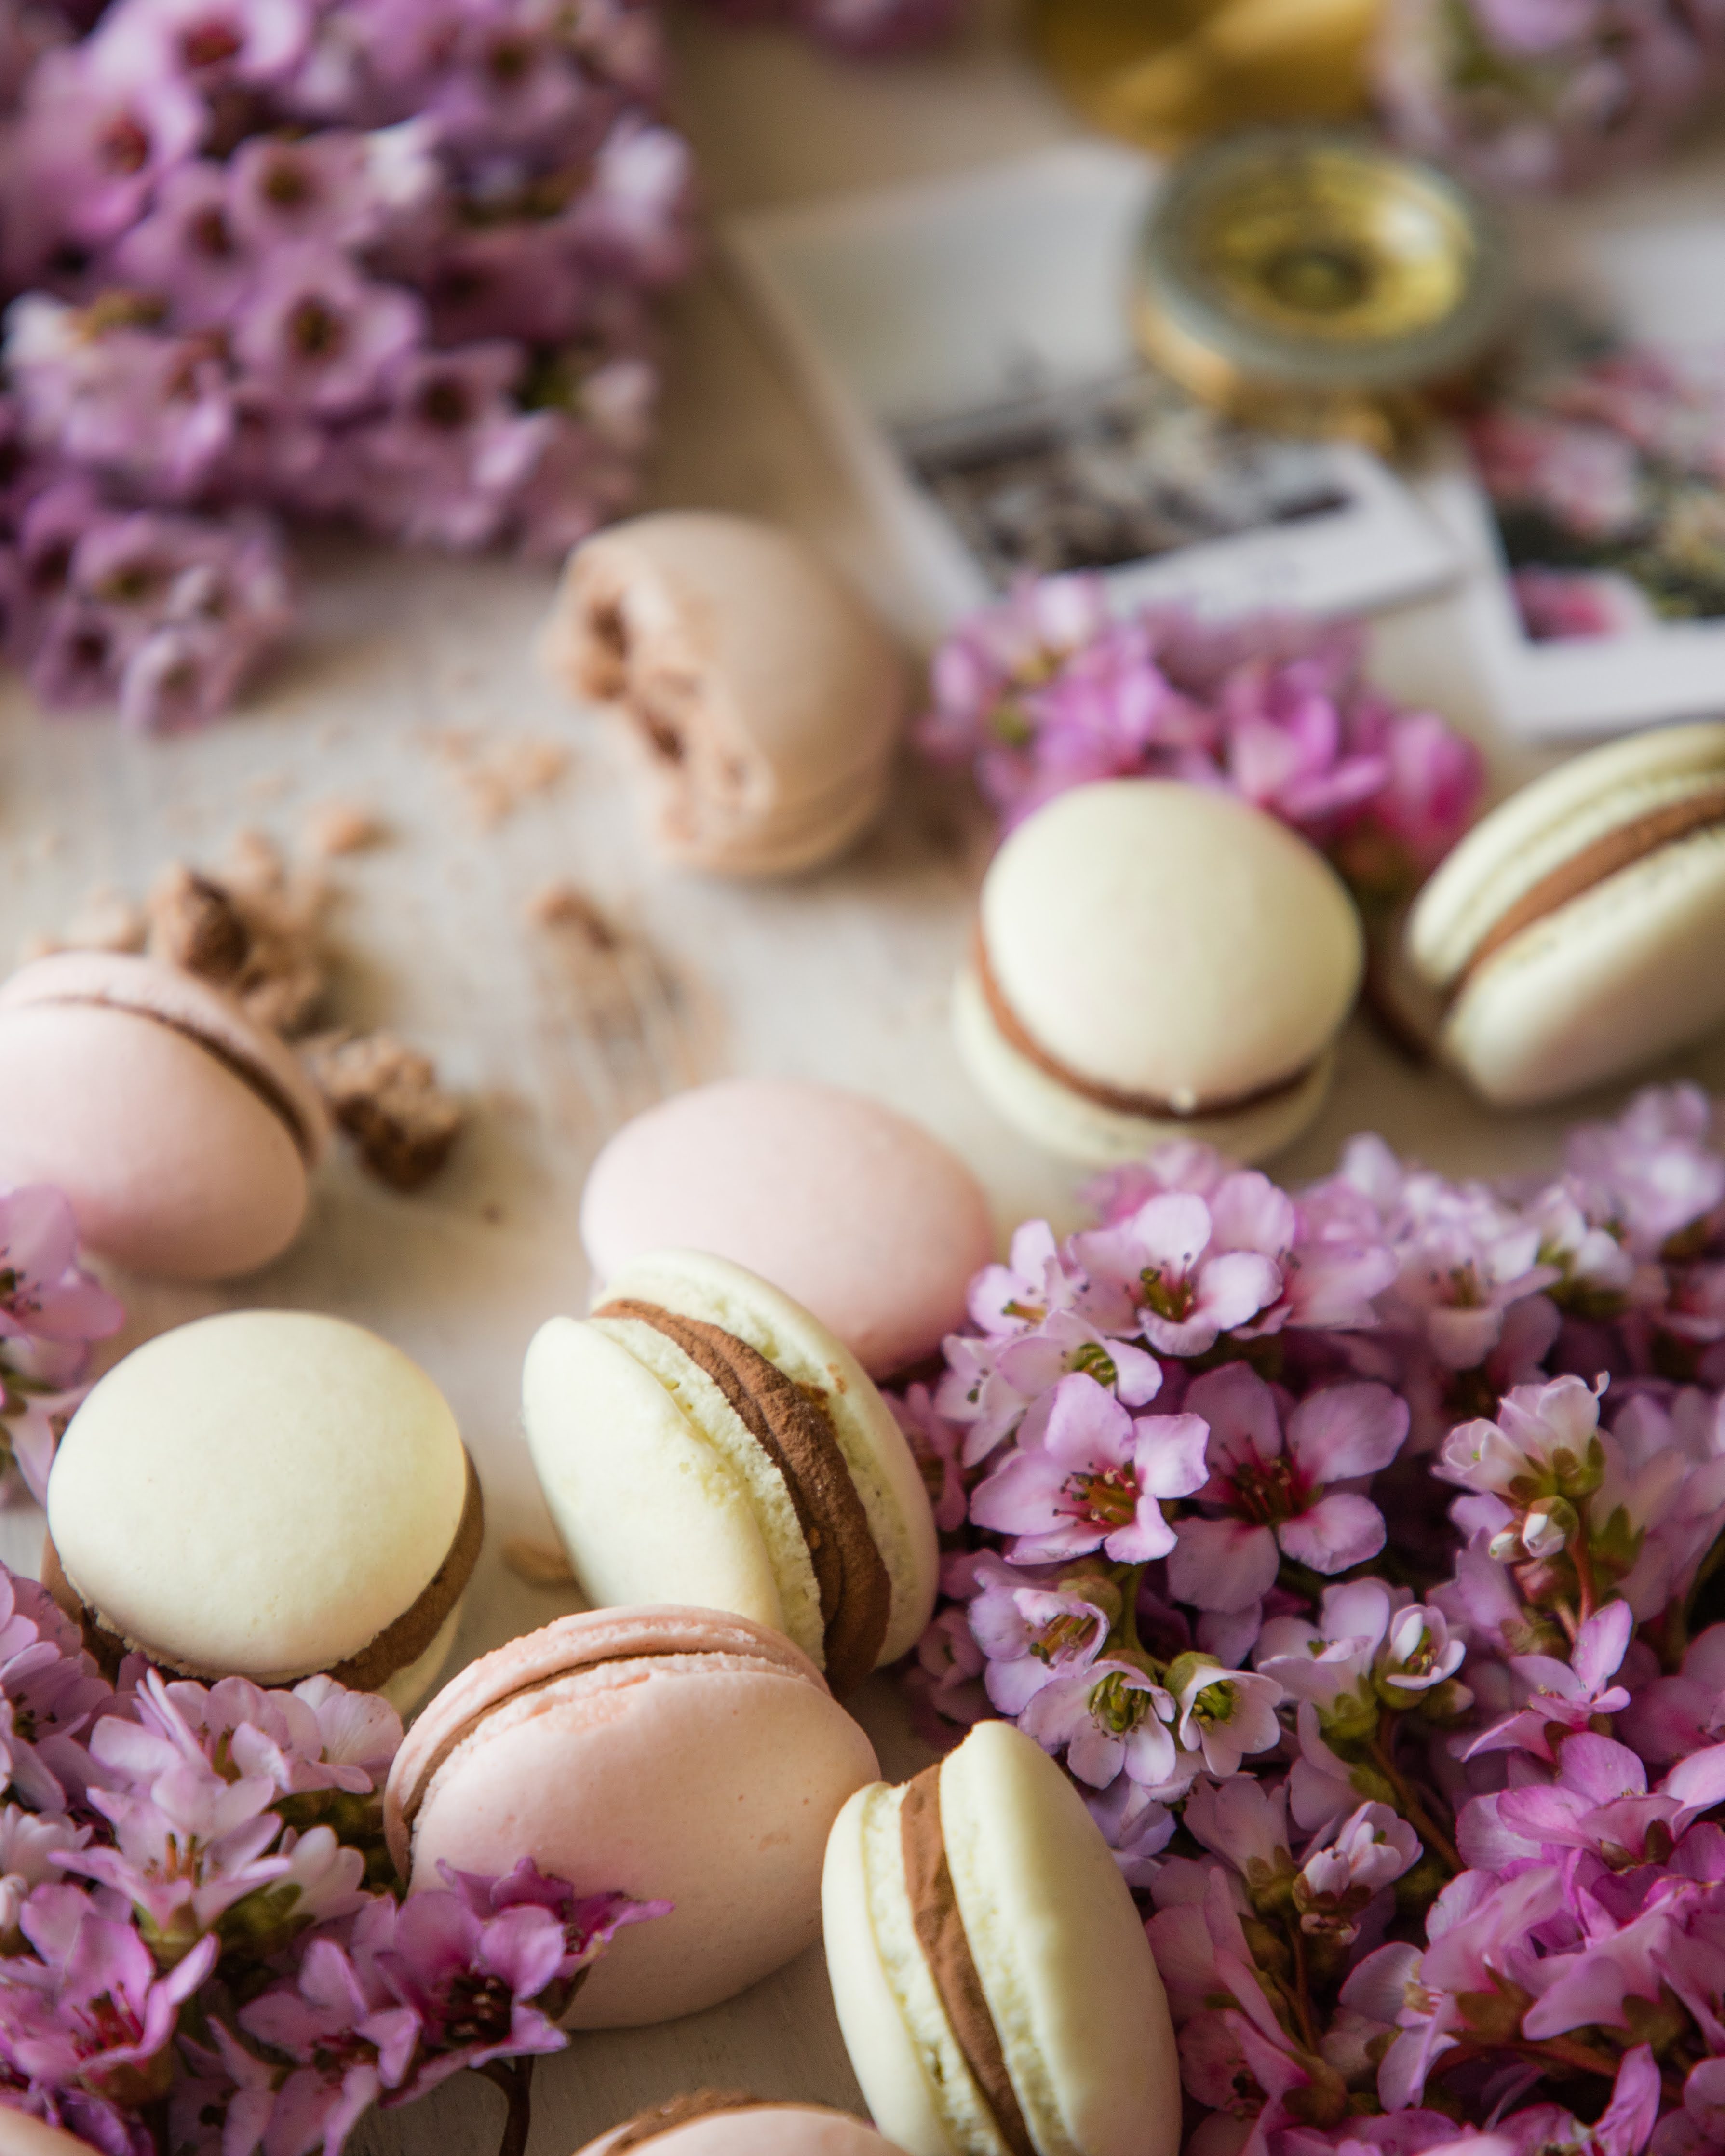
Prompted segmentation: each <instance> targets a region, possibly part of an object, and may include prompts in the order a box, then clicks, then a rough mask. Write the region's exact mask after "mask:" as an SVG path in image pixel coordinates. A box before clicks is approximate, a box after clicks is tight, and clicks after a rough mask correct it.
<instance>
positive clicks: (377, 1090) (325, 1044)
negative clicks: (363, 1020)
mask: <svg viewBox="0 0 1725 2156" xmlns="http://www.w3.org/2000/svg"><path fill="white" fill-rule="evenodd" d="M303 1052H304V1055H305V1067H306V1069H307V1070H308V1071H309V1072H310V1073H311V1079H312V1082H313V1083H314V1084H315V1085H316V1087H317V1089H318V1091H319V1092H320V1093H321V1094H322V1096H323V1098H324V1103H325V1105H326V1106H327V1108H328V1109H329V1111H330V1113H331V1116H333V1117H334V1119H335V1121H336V1122H337V1123H338V1124H339V1125H340V1126H341V1128H342V1129H343V1130H344V1131H346V1132H347V1134H348V1136H349V1137H351V1138H352V1139H353V1141H354V1142H355V1143H356V1144H357V1147H359V1152H360V1158H361V1159H362V1161H363V1162H364V1163H365V1165H366V1166H367V1168H369V1169H370V1170H371V1171H372V1173H373V1174H374V1175H376V1176H377V1178H379V1179H380V1180H381V1181H382V1182H384V1183H388V1184H390V1185H391V1186H392V1187H393V1188H395V1189H397V1190H417V1189H418V1188H419V1187H420V1185H421V1184H422V1183H427V1182H429V1180H430V1178H432V1177H433V1176H434V1175H435V1174H436V1173H437V1172H438V1170H439V1168H441V1167H442V1166H443V1165H444V1162H445V1161H446V1160H447V1159H448V1158H449V1149H450V1147H452V1146H453V1145H454V1142H455V1139H456V1137H457V1135H458V1134H459V1131H460V1128H461V1125H462V1122H463V1120H464V1116H463V1111H462V1107H461V1104H460V1102H459V1101H458V1100H456V1099H455V1097H454V1095H453V1094H450V1093H446V1092H444V1090H443V1088H442V1087H441V1086H439V1084H438V1082H437V1069H436V1066H435V1065H434V1063H433V1062H432V1060H431V1058H430V1057H429V1055H421V1054H420V1052H419V1050H418V1049H415V1048H409V1047H408V1045H407V1043H406V1042H405V1041H404V1040H400V1039H397V1037H396V1036H395V1034H393V1033H367V1034H354V1033H339V1032H338V1033H327V1034H319V1035H318V1036H317V1037H316V1039H312V1040H309V1041H307V1042H306V1043H305V1045H304V1051H303Z"/></svg>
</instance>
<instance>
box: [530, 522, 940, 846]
mask: <svg viewBox="0 0 1725 2156" xmlns="http://www.w3.org/2000/svg"><path fill="white" fill-rule="evenodd" d="M544 653H545V659H546V663H547V666H548V667H549V669H550V670H551V671H552V674H553V675H555V676H556V678H557V680H560V681H562V682H563V683H564V684H565V685H567V687H568V688H569V690H571V691H572V693H573V694H574V695H576V696H581V697H584V698H589V699H594V700H597V701H602V702H605V703H609V704H613V705H614V706H616V707H617V709H618V710H619V711H620V712H621V713H622V715H623V716H624V718H625V719H626V720H627V721H629V735H630V738H631V739H632V741H633V742H634V746H635V748H636V751H637V752H638V755H639V763H640V767H641V769H642V770H643V772H644V776H645V779H646V782H647V784H648V787H649V799H650V804H651V808H652V814H653V830H654V835H655V839H656V841H657V843H658V844H659V847H660V850H661V852H663V853H664V854H665V855H667V856H668V857H669V858H670V860H674V861H676V862H679V863H680V864H681V865H684V866H685V867H689V868H696V869H707V870H716V871H718V872H721V873H723V874H728V875H788V874H790V873H792V872H793V871H794V870H799V869H806V868H810V867H813V866H814V865H816V864H817V863H818V862H820V861H824V860H829V859H830V858H831V857H832V856H833V855H835V854H838V853H839V852H841V851H842V850H844V849H845V847H846V846H847V845H849V844H850V842H851V841H852V840H853V839H855V838H856V837H858V836H859V835H860V833H861V832H862V831H864V830H865V829H866V828H867V826H868V825H869V824H870V823H872V822H873V820H874V819H875V815H876V814H878V813H879V810H880V805H881V803H882V802H883V801H884V800H885V798H886V788H887V783H888V780H889V778H890V776H891V766H892V760H893V755H894V752H895V750H896V745H897V741H898V735H899V731H900V728H901V724H902V722H903V719H904V715H905V708H906V672H905V668H904V665H903V663H902V661H901V659H900V656H899V654H898V652H897V650H896V648H895V647H894V645H893V644H892V642H891V639H890V638H889V637H888V636H887V634H886V631H885V629H882V628H881V626H880V624H879V623H878V622H877V621H876V620H875V618H874V617H873V616H872V615H871V614H870V613H869V612H868V611H867V610H866V608H865V607H864V606H863V604H862V603H861V601H860V599H859V598H857V597H856V595H855V593H853V592H852V591H851V590H850V588H849V587H848V586H846V585H845V584H844V583H841V582H840V581H839V578H838V577H836V576H835V575H834V572H832V570H831V569H829V567H827V565H826V563H825V562H824V560H823V559H822V558H821V557H820V556H819V554H817V553H816V552H814V549H813V548H812V547H809V545H807V544H806V542H803V541H802V540H800V539H798V538H797V537H796V536H794V535H793V534H792V533H791V532H788V531H781V530H779V529H778V527H776V526H773V525H771V524H763V523H761V522H759V521H757V520H755V519H753V518H752V517H745V516H722V515H720V514H719V513H717V512H716V511H707V510H676V511H660V512H658V513H656V514H655V515H653V516H638V517H636V518H634V519H633V520H632V521H629V522H627V523H624V524H618V525H613V526H611V527H610V528H609V529H608V530H607V531H602V532H600V533H598V535H597V536H595V537H593V538H592V539H588V540H586V541H584V542H583V544H582V545H580V546H579V547H577V548H576V550H575V552H574V553H573V554H572V556H571V557H570V558H569V566H568V568H567V572H566V574H565V577H564V581H563V587H562V592H561V593H560V594H559V596H558V598H557V604H556V607H555V608H554V610H553V612H552V617H551V619H550V621H549V622H548V624H547V628H546V632H545V639H544Z"/></svg>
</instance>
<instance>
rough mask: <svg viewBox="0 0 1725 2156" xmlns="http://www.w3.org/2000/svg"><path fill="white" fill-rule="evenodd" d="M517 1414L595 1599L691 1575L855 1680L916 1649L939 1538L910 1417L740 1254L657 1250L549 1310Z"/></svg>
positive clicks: (692, 1584) (702, 1593) (630, 1598)
mask: <svg viewBox="0 0 1725 2156" xmlns="http://www.w3.org/2000/svg"><path fill="white" fill-rule="evenodd" d="M521 1399H522V1414H523V1419H524V1421H525V1424H526V1433H527V1443H528V1445H529V1447H530V1448H531V1452H532V1455H533V1465H534V1467H535V1469H536V1471H537V1473H538V1476H539V1482H540V1486H541V1488H542V1490H543V1491H544V1492H545V1496H546V1501H547V1504H548V1505H549V1507H550V1508H551V1513H552V1519H553V1520H554V1521H555V1522H556V1525H557V1532H558V1534H559V1536H560V1537H562V1543H563V1547H564V1548H565V1550H566V1551H567V1553H568V1557H569V1562H570V1563H571V1565H572V1567H573V1568H574V1572H575V1576H576V1578H577V1581H578V1584H579V1585H580V1587H581V1589H582V1592H583V1594H585V1595H586V1597H587V1599H588V1601H589V1602H591V1603H593V1604H595V1605H598V1606H606V1605H617V1604H629V1603H638V1602H648V1601H652V1600H655V1599H656V1600H659V1601H664V1600H665V1599H666V1598H667V1597H668V1596H670V1595H673V1594H675V1595H680V1596H684V1597H686V1598H688V1599H690V1600H691V1601H695V1602H698V1603H699V1604H701V1606H702V1607H703V1608H708V1609H734V1610H736V1611H737V1612H739V1613H740V1614H742V1615H743V1616H745V1617H750V1618H752V1619H754V1620H757V1622H758V1623H760V1624H763V1625H772V1626H773V1628H774V1629H775V1630H778V1631H781V1632H783V1633H785V1634H786V1635H788V1637H789V1638H791V1639H792V1640H794V1641H795V1642H796V1644H797V1645H798V1647H800V1648H801V1649H802V1650H803V1653H804V1654H806V1655H808V1656H809V1660H810V1661H812V1662H813V1663H814V1665H815V1666H816V1667H817V1668H818V1669H820V1670H822V1671H824V1673H825V1676H826V1678H827V1681H828V1682H829V1684H830V1685H831V1686H832V1687H833V1689H834V1691H836V1692H839V1693H840V1694H841V1695H842V1694H843V1693H844V1692H845V1691H848V1690H850V1688H851V1687H852V1686H855V1685H856V1684H857V1683H859V1682H860V1681H861V1680H862V1679H863V1678H864V1677H865V1676H867V1675H868V1674H869V1672H870V1670H874V1669H878V1668H880V1666H882V1665H883V1664H885V1663H887V1662H891V1661H896V1660H897V1659H898V1657H899V1656H900V1655H905V1654H908V1653H909V1652H910V1650H911V1648H912V1647H914V1646H915V1645H916V1641H917V1640H918V1639H919V1638H920V1637H921V1635H922V1630H923V1628H924V1627H925V1626H926V1625H927V1622H928V1620H929V1616H930V1614H931V1613H932V1609H933V1607H934V1594H935V1587H936V1583H937V1572H938V1567H939V1551H938V1546H937V1540H936V1536H935V1528H934V1518H933V1515H932V1512H931V1510H930V1507H929V1501H928V1492H927V1488H926V1487H925V1486H924V1483H923V1481H922V1476H921V1474H920V1473H919V1472H918V1471H917V1467H916V1461H915V1460H913V1459H912V1457H911V1450H910V1447H909V1445H907V1444H906V1440H905V1437H904V1434H903V1433H902V1431H901V1430H900V1429H899V1426H898V1424H896V1422H895V1421H894V1419H893V1417H892V1412H891V1409H889V1408H888V1406H887V1405H886V1402H885V1400H883V1399H881V1397H880V1394H879V1393H878V1392H877V1391H876V1390H875V1387H874V1385H873V1383H871V1382H870V1379H869V1378H868V1377H867V1376H866V1375H865V1373H864V1371H863V1368H862V1366H861V1364H860V1363H858V1361H857V1360H856V1358H855V1356H854V1355H853V1354H852V1353H850V1349H849V1348H847V1347H844V1346H842V1345H841V1344H840V1342H839V1341H838V1340H837V1339H835V1338H834V1336H833V1334H832V1333H830V1332H828V1330H827V1328H826V1327H824V1325H822V1324H821V1323H820V1322H819V1320H818V1319H817V1318H814V1317H811V1316H810V1315H809V1312H807V1311H806V1310H804V1309H803V1307H802V1306H801V1305H800V1304H798V1303H796V1302H793V1301H792V1300H791V1298H790V1297H789V1296H787V1295H784V1294H782V1293H781V1292H780V1291H779V1290H778V1289H777V1288H775V1287H773V1286H769V1285H768V1283H767V1282H766V1281H763V1280H761V1279H760V1278H758V1277H757V1276H756V1275H755V1274H753V1273H751V1272H747V1271H745V1270H744V1269H743V1268H742V1266H741V1265H732V1264H730V1263H729V1262H728V1261H727V1260H725V1259H723V1258H716V1257H711V1256H708V1255H705V1254H703V1253H701V1252H698V1251H689V1250H669V1251H661V1252H660V1253H658V1254H656V1255H654V1256H652V1257H647V1258H639V1259H637V1260H634V1263H632V1264H630V1265H624V1266H623V1267H622V1268H621V1270H619V1271H618V1272H617V1273H615V1274H614V1276H612V1278H611V1279H610V1281H608V1283H607V1285H606V1286H605V1288H604V1290H603V1299H602V1300H601V1301H600V1302H599V1304H598V1307H597V1308H596V1309H595V1310H594V1312H593V1315H592V1317H589V1318H587V1319H585V1320H578V1319H575V1318H569V1317H554V1318H552V1319H551V1321H550V1322H548V1323H547V1324H546V1325H544V1326H542V1327H541V1328H540V1331H539V1332H538V1333H537V1335H536V1337H535V1338H534V1340H533V1342H532V1345H531V1347H529V1349H528V1351H527V1360H526V1369H525V1371H524V1372H523V1374H522V1386H521Z"/></svg>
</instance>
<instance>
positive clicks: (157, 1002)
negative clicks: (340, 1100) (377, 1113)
mask: <svg viewBox="0 0 1725 2156" xmlns="http://www.w3.org/2000/svg"><path fill="white" fill-rule="evenodd" d="M74 1002H84V1003H98V1004H114V1005H115V1006H116V1008H118V1009H122V1010H134V1011H137V1012H140V1013H141V1014H143V1015H145V1016H146V1017H151V1018H154V1019H157V1020H158V1021H160V1023H162V1024H164V1025H169V1026H173V1027H176V1028H177V1029H178V1030H179V1031H181V1032H182V1033H189V1034H195V1035H196V1036H197V1037H198V1039H201V1040H206V1041H208V1042H209V1043H210V1044H211V1045H213V1047H215V1048H216V1049H217V1050H218V1051H219V1052H220V1053H221V1054H222V1055H226V1056H228V1057H229V1058H230V1059H231V1060H233V1061H234V1062H235V1063H237V1064H239V1065H241V1066H242V1068H244V1069H249V1070H257V1071H259V1072H260V1073H261V1074H262V1075H263V1076H264V1079H265V1080H266V1081H267V1082H268V1084H269V1085H270V1087H271V1088H272V1089H273V1090H274V1091H276V1092H277V1093H279V1094H280V1096H282V1098H283V1099H284V1101H286V1103H287V1104H288V1106H290V1108H291V1110H292V1111H293V1116H294V1120H295V1122H296V1123H297V1124H298V1126H299V1127H300V1140H301V1142H302V1146H303V1148H304V1150H305V1155H306V1157H307V1158H308V1159H309V1160H310V1162H311V1163H312V1165H313V1166H316V1163H317V1162H318V1161H319V1160H321V1158H322V1157H323V1155H324V1154H325V1152H327V1151H328V1149H329V1142H330V1123H329V1116H328V1114H327V1112H326V1110H325V1107H324V1105H323V1101H322V1099H321V1096H320V1095H319V1093H318V1091H317V1088H316V1086H314V1085H313V1084H312V1082H311V1079H310V1078H309V1077H308V1076H307V1075H306V1074H305V1066H304V1065H302V1064H301V1063H300V1059H299V1057H298V1056H297V1055H295V1053H294V1051H293V1050H292V1049H290V1047H289V1046H288V1045H287V1044H286V1042H285V1041H284V1040H282V1039H280V1038H279V1037H278V1036H277V1035H276V1034H273V1033H270V1032H269V1031H267V1030H266V1029H264V1027H262V1026H257V1025H254V1024H252V1022H251V1020H250V1019H249V1018H248V1017H247V1016H246V1014H245V1013H244V1011H243V1010H241V1009H240V1008H239V1004H236V1003H235V1002H234V1000H233V998H231V997H229V996H225V995H223V993H222V991H221V990H220V989H219V988H216V987H215V986H214V985H213V983H210V982H208V981H204V980H200V979H199V978H198V976H197V975H196V974H195V973H182V971H181V969H180V968H178V967H177V966H168V965H164V964H162V962H160V961H159V960H157V959H155V958H141V957H133V956H131V954H129V953H126V952H114V951H61V952H55V953H54V956H53V957H48V958H39V959H37V960H36V961H35V962H33V964H31V965H28V966H23V967H21V968H19V969H18V972H17V973H14V974H13V975H12V977H11V978H9V979H8V981H7V982H6V983H5V984H4V985H3V987H0V1012H5V1011H9V1010H15V1009H23V1008H24V1007H25V1006H27V1005H33V1004H42V1003H74Z"/></svg>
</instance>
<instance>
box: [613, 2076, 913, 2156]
mask: <svg viewBox="0 0 1725 2156" xmlns="http://www.w3.org/2000/svg"><path fill="white" fill-rule="evenodd" d="M633 2148H651V2149H652V2151H653V2156H891V2143H889V2142H886V2141H883V2140H882V2139H881V2138H880V2135H879V2134H878V2133H875V2132H874V2130H873V2129H872V2128H870V2127H866V2126H865V2125H864V2124H863V2123H862V2121H861V2120H860V2118H853V2117H851V2116H850V2113H849V2112H843V2111H829V2110H828V2109H827V2108H826V2107H825V2106H824V2104H814V2103H769V2102H763V2101H762V2099H761V2098H760V2097H752V2096H741V2095H734V2094H732V2092H730V2091H729V2090H726V2089H697V2090H696V2092H694V2094H693V2095H691V2096H679V2097H672V2098H671V2100H670V2102H669V2103H660V2104H655V2105H654V2106H653V2107H652V2108H651V2109H650V2110H648V2111H644V2112H638V2113H637V2115H636V2116H635V2117H634V2118H629V2119H625V2120H624V2123H623V2124H622V2125H621V2126H614V2127H613V2128H612V2129H611V2131H610V2132H609V2133H602V2134H601V2135H600V2136H599V2138H598V2140H597V2141H590V2142H588V2144H587V2146H586V2148H583V2149H582V2150H580V2151H579V2152H578V2156H626V2152H627V2151H628V2150H629V2149H633Z"/></svg>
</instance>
